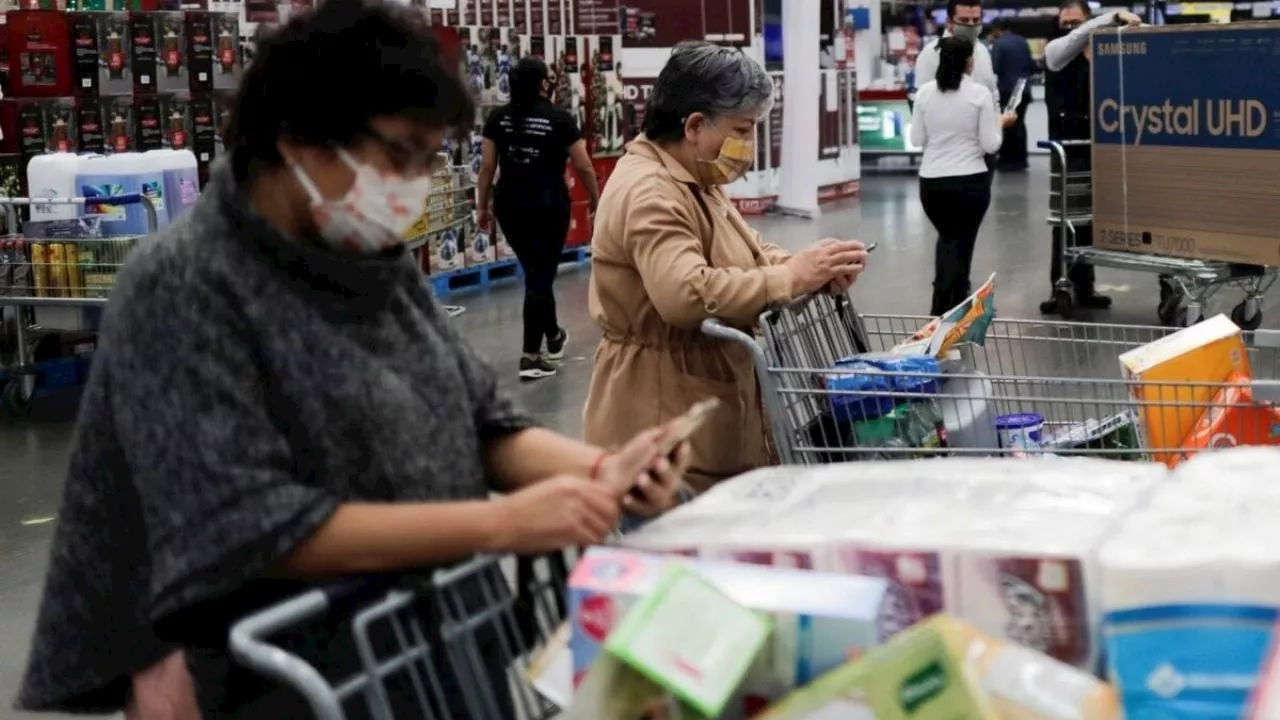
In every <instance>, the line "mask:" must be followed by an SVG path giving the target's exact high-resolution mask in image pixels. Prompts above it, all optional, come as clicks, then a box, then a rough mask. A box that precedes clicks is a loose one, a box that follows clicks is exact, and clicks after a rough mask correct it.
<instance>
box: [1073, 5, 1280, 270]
mask: <svg viewBox="0 0 1280 720" xmlns="http://www.w3.org/2000/svg"><path fill="white" fill-rule="evenodd" d="M1090 42H1091V43H1092V49H1093V60H1092V63H1091V70H1092V75H1093V102H1092V107H1093V226H1094V228H1095V231H1094V243H1095V245H1096V246H1098V247H1101V248H1107V249H1111V250H1125V251H1132V252H1143V253H1155V254H1159V255H1171V256H1176V257H1185V258H1198V259H1216V260H1225V261H1233V262H1242V263H1252V264H1263V265H1277V264H1280V235H1277V234H1276V232H1275V212H1276V208H1277V207H1278V206H1280V132H1277V127H1278V125H1277V124H1278V123H1280V76H1277V75H1276V74H1275V73H1261V74H1257V73H1246V72H1242V71H1241V69H1242V68H1252V67H1258V66H1260V65H1266V64H1267V63H1269V62H1271V60H1272V58H1273V57H1274V56H1273V55H1272V49H1273V47H1274V46H1275V45H1276V44H1277V43H1280V24H1277V23H1231V24H1229V25H1210V24H1197V25H1173V26H1164V27H1154V28H1139V29H1107V30H1100V31H1097V32H1095V33H1094V34H1093V36H1092V38H1091V39H1090Z"/></svg>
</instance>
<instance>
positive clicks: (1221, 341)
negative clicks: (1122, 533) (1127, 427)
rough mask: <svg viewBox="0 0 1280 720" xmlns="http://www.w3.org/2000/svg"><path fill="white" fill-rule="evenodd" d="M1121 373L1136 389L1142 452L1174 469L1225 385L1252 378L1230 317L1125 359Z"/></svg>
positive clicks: (1213, 320)
mask: <svg viewBox="0 0 1280 720" xmlns="http://www.w3.org/2000/svg"><path fill="white" fill-rule="evenodd" d="M1120 370H1121V372H1122V373H1123V376H1124V379H1125V380H1126V381H1128V382H1130V383H1132V384H1131V385H1130V386H1129V397H1130V399H1131V400H1133V401H1134V402H1135V403H1137V404H1138V407H1137V410H1138V419H1139V428H1140V429H1141V431H1142V439H1143V447H1146V448H1150V449H1151V450H1152V451H1153V452H1152V454H1151V455H1152V458H1153V459H1154V460H1156V461H1157V462H1162V463H1164V464H1166V465H1168V466H1169V467H1174V466H1175V465H1177V464H1178V463H1179V462H1180V461H1181V460H1182V458H1183V453H1182V452H1181V451H1180V450H1181V447H1182V446H1181V442H1182V441H1183V439H1185V438H1186V437H1187V436H1188V435H1189V434H1190V433H1191V429H1192V428H1193V427H1195V425H1196V423H1197V422H1198V421H1199V420H1200V415H1201V414H1202V413H1203V412H1204V410H1205V408H1206V407H1208V405H1209V402H1210V401H1211V400H1212V399H1213V396H1214V393H1215V392H1216V391H1217V390H1218V389H1219V388H1220V386H1221V384H1222V383H1224V382H1226V381H1227V378H1228V377H1230V376H1231V375H1232V373H1240V374H1241V375H1243V376H1244V377H1249V376H1250V375H1251V373H1250V371H1249V354H1248V352H1246V350H1245V346H1244V334H1243V333H1242V332H1241V331H1240V328H1238V327H1236V325H1235V323H1233V322H1231V320H1230V319H1229V318H1227V317H1226V316H1225V315H1217V316H1215V317H1212V318H1210V319H1208V320H1206V321H1204V322H1202V323H1199V324H1198V325H1193V326H1192V327H1189V328H1186V329H1183V330H1179V331H1178V332H1176V333H1173V334H1172V335H1166V336H1165V337H1162V338H1160V339H1159V340H1156V341H1155V342H1151V343H1148V344H1146V345H1143V346H1142V347H1140V348H1137V349H1134V350H1130V351H1129V352H1127V353H1124V354H1123V355H1121V356H1120Z"/></svg>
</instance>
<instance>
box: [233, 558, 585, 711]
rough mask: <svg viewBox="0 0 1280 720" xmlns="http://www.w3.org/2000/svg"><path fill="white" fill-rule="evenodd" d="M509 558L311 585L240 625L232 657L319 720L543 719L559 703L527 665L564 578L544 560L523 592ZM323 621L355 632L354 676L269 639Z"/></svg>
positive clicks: (554, 618) (551, 619)
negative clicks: (400, 580)
mask: <svg viewBox="0 0 1280 720" xmlns="http://www.w3.org/2000/svg"><path fill="white" fill-rule="evenodd" d="M510 560H511V558H504V557H496V556H484V557H478V558H476V559H474V560H471V561H469V562H466V563H464V564H462V565H460V566H458V567H456V568H452V569H447V570H441V571H439V572H436V573H434V575H432V576H431V578H430V579H429V580H428V581H427V582H424V583H420V584H418V585H416V586H407V585H400V586H397V587H393V588H391V589H389V590H388V589H386V588H385V587H378V586H370V585H368V584H362V583H355V584H350V585H342V586H334V587H329V588H323V589H316V590H312V591H310V592H308V593H305V594H303V595H300V596H298V597H295V598H293V599H290V600H287V601H285V602H283V603H281V604H279V605H275V606H273V607H270V608H267V609H265V610H263V611H261V612H258V613H256V614H254V615H251V616H249V617H247V618H245V619H243V620H241V621H240V622H238V623H237V624H235V625H234V626H233V627H232V628H231V636H230V650H231V654H232V657H233V658H234V659H235V660H236V661H237V662H238V663H240V664H241V665H243V666H245V667H247V668H249V669H251V670H254V671H256V672H257V673H259V674H261V675H264V676H266V677H268V678H271V679H273V680H275V681H276V682H278V683H280V684H281V685H283V686H285V687H287V688H290V689H292V690H294V691H296V692H297V693H299V694H300V695H302V697H303V698H304V699H305V700H306V701H307V703H308V704H309V705H310V706H311V710H312V712H313V713H314V715H315V717H316V718H317V720H346V718H348V717H370V718H373V719H374V720H392V719H393V718H415V720H416V719H418V718H425V719H428V720H515V719H516V718H519V720H545V719H546V718H550V717H552V716H554V715H556V714H557V713H558V712H559V708H557V707H555V706H554V705H552V704H551V703H550V702H548V701H547V700H546V699H544V698H543V697H542V696H541V695H539V694H538V693H537V692H536V691H534V690H533V688H532V686H531V684H530V682H529V681H528V679H527V677H526V674H525V670H526V669H527V665H528V661H529V659H530V654H531V651H532V650H533V649H534V648H535V647H536V646H538V645H540V644H542V643H544V642H546V641H547V640H548V638H550V637H551V635H552V633H553V632H554V629H555V628H556V627H558V626H559V625H560V623H561V622H562V620H563V619H564V618H563V612H562V611H561V607H562V605H561V604H560V600H562V598H557V597H556V595H557V594H558V593H560V592H562V589H563V587H564V585H565V578H563V577H557V571H556V570H555V564H554V563H546V564H545V565H544V566H543V567H542V569H541V571H540V572H539V573H538V574H536V575H534V576H531V577H530V579H529V584H528V585H527V586H526V587H525V588H524V590H525V592H524V593H521V592H519V590H520V588H513V587H512V583H511V582H509V581H508V576H509V575H510V574H511V573H510V565H511V564H512V563H511V562H510ZM424 608H427V610H425V611H424ZM326 614H328V615H337V616H339V619H343V620H346V621H347V624H348V626H349V632H350V635H351V637H352V639H353V645H354V648H355V654H356V655H357V660H358V663H357V665H358V670H357V671H356V672H355V673H354V674H352V675H350V676H349V677H338V678H331V677H326V676H325V675H324V674H323V673H321V671H320V670H319V669H317V668H316V667H315V666H314V665H312V664H311V662H310V661H309V660H308V659H307V658H303V657H300V656H298V655H294V654H291V653H290V652H287V651H286V650H284V649H283V648H282V647H280V646H278V645H276V644H273V641H272V637H273V636H275V635H277V634H279V633H281V632H283V631H287V630H289V629H292V628H299V627H305V626H306V625H307V624H308V623H309V622H311V621H313V620H314V619H316V618H319V617H322V616H325V615H326ZM530 623H532V624H530ZM482 638H483V640H482ZM495 665H496V666H497V668H498V672H497V673H496V674H495V672H494V671H493V670H491V668H493V667H494V666H495ZM504 676H505V677H504Z"/></svg>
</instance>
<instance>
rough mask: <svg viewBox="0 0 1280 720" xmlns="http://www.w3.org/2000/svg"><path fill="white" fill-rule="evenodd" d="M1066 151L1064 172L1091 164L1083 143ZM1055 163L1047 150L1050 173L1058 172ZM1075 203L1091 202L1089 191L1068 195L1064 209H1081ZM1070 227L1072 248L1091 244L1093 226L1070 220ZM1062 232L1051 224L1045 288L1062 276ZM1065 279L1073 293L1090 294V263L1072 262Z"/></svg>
mask: <svg viewBox="0 0 1280 720" xmlns="http://www.w3.org/2000/svg"><path fill="white" fill-rule="evenodd" d="M1066 150H1067V169H1068V171H1070V172H1088V171H1089V169H1090V168H1091V167H1092V157H1091V155H1090V153H1091V150H1090V148H1089V147H1088V146H1087V145H1086V146H1084V147H1068V148H1067V149H1066ZM1058 165H1059V162H1058V158H1057V156H1056V155H1054V154H1052V153H1050V155H1049V166H1050V171H1051V172H1052V173H1053V174H1060V172H1061V171H1060V169H1059V168H1058ZM1051 182H1055V183H1056V182H1060V181H1059V180H1052V181H1051ZM1054 190H1055V191H1059V192H1060V190H1061V189H1060V188H1059V187H1055V188H1054ZM1055 201H1056V200H1055ZM1077 202H1078V203H1089V205H1092V203H1093V199H1092V197H1091V196H1090V195H1089V194H1080V195H1072V196H1071V197H1070V199H1069V200H1068V207H1067V210H1068V212H1071V211H1073V210H1083V209H1084V208H1083V207H1078V206H1076V205H1075V204H1074V203H1077ZM1053 209H1054V210H1055V211H1058V210H1059V208H1058V207H1056V206H1055V207H1054V208H1053ZM1072 227H1074V228H1075V241H1074V246H1075V247H1088V246H1091V245H1093V226H1092V225H1089V224H1082V223H1073V224H1072ZM1063 235H1064V232H1063V230H1062V227H1061V226H1059V225H1054V226H1053V256H1052V257H1051V258H1050V262H1049V287H1050V288H1054V287H1056V285H1057V282H1058V278H1060V277H1062V245H1063V243H1064V242H1066V239H1065V238H1064V237H1063ZM1067 279H1069V280H1071V283H1072V285H1074V286H1075V292H1076V294H1077V295H1089V294H1091V293H1093V284H1094V271H1093V266H1092V265H1090V264H1089V263H1085V262H1078V263H1076V264H1074V265H1072V266H1071V269H1070V270H1069V271H1068V273H1067Z"/></svg>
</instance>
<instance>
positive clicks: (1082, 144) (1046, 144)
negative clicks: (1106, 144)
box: [1036, 140, 1093, 150]
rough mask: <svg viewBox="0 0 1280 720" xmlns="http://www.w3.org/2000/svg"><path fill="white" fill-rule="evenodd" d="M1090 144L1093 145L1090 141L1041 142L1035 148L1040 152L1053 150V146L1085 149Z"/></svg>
mask: <svg viewBox="0 0 1280 720" xmlns="http://www.w3.org/2000/svg"><path fill="white" fill-rule="evenodd" d="M1092 144H1093V141H1092V140H1041V141H1039V142H1037V143H1036V147H1038V148H1040V149H1041V150H1053V149H1054V146H1057V147H1085V146H1086V145H1092Z"/></svg>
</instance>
